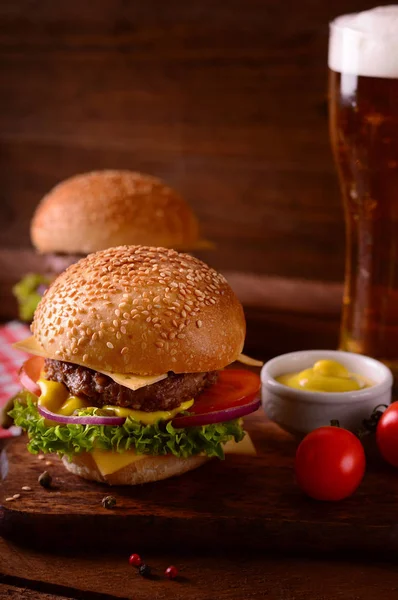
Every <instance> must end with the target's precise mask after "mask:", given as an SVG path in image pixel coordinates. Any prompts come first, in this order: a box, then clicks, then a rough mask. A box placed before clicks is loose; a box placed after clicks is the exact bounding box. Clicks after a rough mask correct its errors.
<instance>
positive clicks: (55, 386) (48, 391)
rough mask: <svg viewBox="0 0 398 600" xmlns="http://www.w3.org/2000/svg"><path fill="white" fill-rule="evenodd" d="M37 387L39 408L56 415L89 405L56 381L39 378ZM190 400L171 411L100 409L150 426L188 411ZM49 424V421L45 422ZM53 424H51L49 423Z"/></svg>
mask: <svg viewBox="0 0 398 600" xmlns="http://www.w3.org/2000/svg"><path fill="white" fill-rule="evenodd" d="M37 383H38V385H39V387H40V390H41V395H40V397H39V399H38V403H39V405H40V406H43V407H44V408H47V409H48V410H50V411H51V412H53V413H56V414H58V415H65V416H67V417H69V416H71V415H73V414H74V412H75V410H79V409H82V408H88V407H90V403H89V402H88V401H86V400H83V399H82V398H79V397H78V396H71V395H70V393H69V391H68V388H67V387H65V386H64V385H63V384H62V383H57V382H56V381H48V380H47V379H44V378H41V379H39V380H38V382H37ZM193 402H194V401H193V399H192V400H186V401H185V402H183V403H182V404H180V406H177V407H176V408H173V409H172V410H157V411H153V412H145V411H142V410H133V409H131V408H124V407H122V406H111V405H106V406H103V407H102V410H103V411H106V412H107V413H109V414H110V415H116V416H118V417H126V418H127V417H130V418H131V419H134V421H139V422H140V423H143V424H144V425H152V424H153V423H157V421H161V420H167V421H168V420H171V419H173V418H174V417H175V416H176V415H178V413H180V412H183V411H185V410H188V409H189V408H190V407H191V406H192V404H193ZM47 422H48V423H50V421H47ZM51 423H53V422H51Z"/></svg>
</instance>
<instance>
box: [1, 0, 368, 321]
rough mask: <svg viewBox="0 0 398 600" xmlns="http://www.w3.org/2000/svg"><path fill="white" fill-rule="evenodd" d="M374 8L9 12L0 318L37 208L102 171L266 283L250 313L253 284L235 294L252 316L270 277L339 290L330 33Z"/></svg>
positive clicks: (24, 262) (209, 1)
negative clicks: (151, 190)
mask: <svg viewBox="0 0 398 600" xmlns="http://www.w3.org/2000/svg"><path fill="white" fill-rule="evenodd" d="M372 4H373V3H372V2H367V1H363V0H361V1H359V0H348V1H345V2H343V1H342V0H336V1H335V2H333V3H331V2H327V1H326V0H321V1H316V0H301V1H300V2H297V1H294V0H285V1H284V2H281V1H280V0H229V1H228V2H226V1H222V2H214V1H213V0H190V1H189V2H187V1H186V0H169V1H167V2H164V1H163V0H146V1H145V2H133V1H131V2H128V1H124V0H95V1H94V0H92V1H85V2H81V1H80V0H68V1H67V2H54V1H53V0H3V1H2V2H1V4H0V65H1V71H0V77H1V94H0V143H1V156H0V177H1V186H0V220H1V223H0V224H1V227H0V291H1V294H2V300H3V302H2V308H1V311H0V316H1V317H2V318H6V317H9V316H12V314H13V311H14V310H15V307H14V305H13V304H12V303H10V302H9V301H6V300H7V298H8V290H9V288H10V285H11V283H12V281H14V280H15V278H16V277H17V276H19V274H20V273H21V272H23V270H26V269H28V268H29V267H30V263H29V260H30V259H29V253H25V252H22V253H21V252H20V250H21V249H22V250H25V249H27V248H29V244H30V241H29V221H30V218H31V215H32V213H33V211H34V208H35V206H36V204H37V202H38V201H39V199H40V198H41V196H42V195H43V194H44V193H45V192H46V191H47V190H49V188H51V187H52V186H53V185H54V184H55V183H56V182H58V181H59V180H61V179H63V178H65V177H67V176H70V175H72V174H74V173H76V172H82V171H87V170H90V169H98V168H106V167H114V168H119V167H122V168H131V169H137V170H142V171H145V172H149V173H153V174H155V175H158V176H160V177H163V178H164V179H165V180H166V181H167V182H168V183H169V184H171V185H172V186H175V187H176V188H177V189H178V190H180V191H181V192H182V193H183V194H184V195H185V197H186V198H187V200H188V201H189V202H190V203H191V204H192V206H193V207H194V209H195V211H196V212H197V214H198V216H199V217H200V220H201V222H202V224H203V229H204V233H205V235H206V236H207V237H208V238H210V239H212V240H213V241H215V243H216V245H217V247H216V250H214V251H212V252H206V253H203V254H202V258H204V259H205V260H207V261H208V262H211V263H212V264H213V265H214V266H215V267H217V268H219V269H222V270H224V271H227V272H229V271H234V272H237V273H238V274H242V273H247V272H250V273H253V274H255V275H257V276H259V279H257V280H256V286H255V291H254V292H253V293H254V297H255V300H254V301H253V302H250V289H251V288H250V285H249V287H248V286H247V282H246V283H244V285H243V287H242V286H241V287H240V288H238V291H239V292H240V291H242V292H243V293H244V295H245V297H246V298H247V296H249V302H248V304H249V305H250V304H252V305H255V306H257V307H258V305H260V308H261V303H262V301H263V295H262V292H263V291H264V289H265V288H267V286H268V287H270V286H271V287H272V284H273V279H271V283H269V280H268V279H267V277H268V276H278V277H282V278H284V279H285V278H289V279H291V278H293V279H303V278H304V279H309V280H320V281H326V282H339V281H341V280H342V277H343V258H344V223H343V213H342V209H341V205H340V196H339V191H338V186H337V178H336V175H335V171H334V167H333V163H332V158H331V152H330V148H329V139H328V130H327V41H328V22H329V20H330V19H332V18H333V17H334V16H336V15H338V14H340V13H344V12H350V11H355V10H359V9H363V8H366V7H370V6H371V5H372ZM239 276H240V275H239ZM249 284H250V282H249ZM261 288H262V289H261ZM259 290H260V295H258V291H259ZM294 296H295V294H293V296H292V298H291V304H294V303H295V298H294ZM326 296H327V294H326ZM310 297H311V295H310ZM285 301H286V299H282V302H285ZM278 302H279V300H278ZM265 304H266V302H265ZM277 304H278V303H277ZM317 306H318V305H317ZM338 306H339V298H338V302H337V304H336V307H337V308H335V310H334V313H336V312H338Z"/></svg>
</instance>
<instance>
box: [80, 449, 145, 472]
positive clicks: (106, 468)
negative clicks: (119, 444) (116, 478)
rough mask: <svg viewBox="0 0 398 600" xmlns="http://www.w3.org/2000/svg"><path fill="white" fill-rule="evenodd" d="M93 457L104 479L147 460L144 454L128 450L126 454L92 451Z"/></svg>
mask: <svg viewBox="0 0 398 600" xmlns="http://www.w3.org/2000/svg"><path fill="white" fill-rule="evenodd" d="M91 456H92V457H93V460H94V461H95V463H96V465H97V467H98V471H99V472H100V473H101V475H102V476H103V477H105V476H106V475H111V474H112V473H115V472H116V471H119V469H123V467H127V465H129V464H131V463H133V462H136V461H137V460H142V459H143V458H145V456H144V455H143V454H136V453H135V451H134V450H126V452H114V451H113V450H92V451H91Z"/></svg>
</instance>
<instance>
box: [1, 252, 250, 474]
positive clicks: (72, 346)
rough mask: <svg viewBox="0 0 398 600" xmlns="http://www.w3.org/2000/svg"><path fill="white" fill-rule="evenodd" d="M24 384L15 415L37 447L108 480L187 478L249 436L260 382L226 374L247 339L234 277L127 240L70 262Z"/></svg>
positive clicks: (48, 305) (40, 311) (48, 296)
mask: <svg viewBox="0 0 398 600" xmlns="http://www.w3.org/2000/svg"><path fill="white" fill-rule="evenodd" d="M32 332H33V336H32V337H31V338H29V339H28V340H26V341H25V342H22V343H19V344H16V346H17V347H19V348H21V349H23V350H25V351H27V352H30V353H32V354H34V355H35V356H33V357H32V358H30V359H29V360H28V361H27V362H26V363H25V365H24V366H23V368H22V370H21V375H20V376H21V382H22V384H23V386H24V388H25V391H23V392H21V393H20V394H19V395H18V398H17V400H16V402H15V406H14V409H13V410H12V411H11V416H12V417H13V419H14V421H15V424H16V425H19V426H21V427H22V428H23V429H25V430H26V431H27V433H28V436H29V444H28V448H29V450H30V451H31V452H32V453H38V452H44V453H46V452H51V453H58V454H59V455H61V456H63V462H64V465H65V467H66V469H67V470H68V471H71V472H72V473H75V474H76V475H80V476H81V477H84V478H86V479H91V480H96V481H100V482H106V483H109V484H113V485H116V484H129V485H132V484H137V483H145V482H149V481H156V480H160V479H164V478H167V477H171V476H173V475H180V474H182V473H184V472H186V471H189V470H191V469H194V468H196V467H198V466H199V465H201V464H203V463H204V462H206V461H207V460H208V459H209V458H211V457H219V458H223V456H224V452H223V447H224V445H225V444H226V443H227V442H230V441H231V440H234V441H235V442H239V441H240V440H242V438H243V436H244V431H243V424H242V419H241V417H242V416H243V415H245V414H248V413H250V412H253V411H254V410H256V409H257V408H258V406H259V400H258V398H257V395H258V391H259V378H258V376H257V375H256V374H254V373H252V372H251V371H245V370H243V369H239V370H232V369H228V370H224V369H225V367H227V366H228V365H230V364H231V363H233V362H234V361H236V360H241V361H242V362H245V361H246V362H248V363H250V361H251V359H248V357H244V356H243V355H242V354H241V352H242V349H243V344H244V340H245V319H244V314H243V309H242V306H241V304H240V302H239V301H238V299H237V298H236V296H235V294H234V293H233V291H232V290H231V288H230V287H229V285H228V283H227V282H226V280H225V278H224V277H223V276H222V275H220V274H219V273H217V272H216V271H215V270H213V269H211V268H210V267H208V266H207V265H205V264H204V263H203V262H201V261H200V260H198V259H196V258H193V257H192V256H189V255H187V254H179V253H178V252H176V251H174V250H168V249H165V248H152V247H144V246H121V247H117V248H111V249H108V250H105V251H101V252H97V253H95V254H90V255H89V256H87V257H86V258H83V259H82V260H80V261H79V262H77V263H76V264H74V265H72V266H70V267H69V268H68V269H67V270H66V271H65V272H64V273H62V274H61V275H60V276H59V277H58V278H57V279H56V280H55V281H54V282H53V283H52V284H51V286H50V287H49V289H48V290H47V291H46V293H45V294H44V297H43V298H42V300H41V302H40V304H39V306H38V308H37V310H36V312H35V315H34V320H33V324H32Z"/></svg>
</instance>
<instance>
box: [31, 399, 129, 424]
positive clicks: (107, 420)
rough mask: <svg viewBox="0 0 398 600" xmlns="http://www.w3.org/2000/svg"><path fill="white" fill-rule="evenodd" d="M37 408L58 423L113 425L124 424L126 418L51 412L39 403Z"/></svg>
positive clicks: (47, 417) (45, 416) (46, 417)
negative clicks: (80, 415) (68, 415)
mask: <svg viewBox="0 0 398 600" xmlns="http://www.w3.org/2000/svg"><path fill="white" fill-rule="evenodd" d="M37 410H38V411H39V413H40V414H41V416H42V417H44V418H45V419H48V420H49V421H56V422H57V423H64V424H68V423H72V424H74V425H111V426H119V425H123V423H124V422H125V420H126V417H104V416H100V415H87V416H84V417H77V416H73V415H72V416H70V417H67V416H66V415H57V414H56V413H53V412H51V410H48V408H45V407H44V406H40V404H38V405H37Z"/></svg>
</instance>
